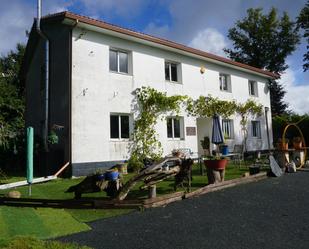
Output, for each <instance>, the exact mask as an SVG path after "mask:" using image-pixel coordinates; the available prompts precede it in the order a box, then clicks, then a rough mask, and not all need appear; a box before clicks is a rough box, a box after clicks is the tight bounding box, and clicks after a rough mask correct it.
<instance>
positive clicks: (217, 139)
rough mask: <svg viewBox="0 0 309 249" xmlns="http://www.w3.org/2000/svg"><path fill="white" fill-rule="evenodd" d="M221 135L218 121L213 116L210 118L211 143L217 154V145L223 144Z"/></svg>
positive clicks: (217, 118) (215, 116)
mask: <svg viewBox="0 0 309 249" xmlns="http://www.w3.org/2000/svg"><path fill="white" fill-rule="evenodd" d="M223 141H224V140H223V134H222V130H221V124H220V119H219V116H218V115H217V114H215V115H214V116H213V118H212V137H211V142H212V143H213V144H215V145H217V153H219V146H218V145H219V144H222V143H223Z"/></svg>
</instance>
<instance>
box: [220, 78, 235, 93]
mask: <svg viewBox="0 0 309 249" xmlns="http://www.w3.org/2000/svg"><path fill="white" fill-rule="evenodd" d="M219 81H220V90H221V91H226V92H231V91H232V89H231V77H230V75H227V74H220V75H219Z"/></svg>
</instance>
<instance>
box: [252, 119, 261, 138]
mask: <svg viewBox="0 0 309 249" xmlns="http://www.w3.org/2000/svg"><path fill="white" fill-rule="evenodd" d="M251 126H252V137H256V138H261V123H260V121H251Z"/></svg>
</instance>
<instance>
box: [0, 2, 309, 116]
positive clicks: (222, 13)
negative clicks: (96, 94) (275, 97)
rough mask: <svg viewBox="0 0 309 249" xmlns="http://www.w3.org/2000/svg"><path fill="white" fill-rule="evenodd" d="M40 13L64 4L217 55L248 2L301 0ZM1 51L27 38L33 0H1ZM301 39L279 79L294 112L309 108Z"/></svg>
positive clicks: (102, 6)
mask: <svg viewBox="0 0 309 249" xmlns="http://www.w3.org/2000/svg"><path fill="white" fill-rule="evenodd" d="M42 2H43V14H48V13H54V12H59V11H63V10H69V11H72V12H75V13H77V14H82V15H86V16H91V17H94V18H97V19H101V20H104V21H107V22H110V23H113V24H116V25H120V26H122V27H126V28H130V29H134V30H137V31H141V32H145V33H148V34H152V35H155V36H159V37H162V38H167V39H169V40H173V41H176V42H179V43H182V44H185V45H189V46H193V47H196V48H199V49H202V50H205V51H208V52H211V53H214V54H217V55H221V56H225V55H224V53H223V51H222V48H224V47H230V46H231V43H230V41H229V40H228V39H227V31H228V29H229V28H230V27H232V26H233V25H234V23H235V22H236V21H237V20H239V19H241V18H243V17H244V16H245V15H246V10H247V9H248V8H257V7H261V8H263V9H264V10H265V11H269V9H270V8H271V7H272V6H274V7H275V8H277V9H278V10H279V13H280V14H282V12H283V11H286V12H288V14H289V15H290V17H291V18H295V17H296V16H297V15H298V13H299V11H300V10H301V9H302V8H303V7H304V5H305V3H306V0H293V1H290V0H230V1H226V0H216V1H211V0H194V1H193V0H42ZM0 3H2V5H1V6H5V7H2V8H1V9H0V36H1V37H2V41H1V43H0V53H1V54H6V53H7V52H8V51H9V50H11V49H14V47H15V44H16V43H17V42H24V43H25V42H26V36H25V30H27V29H28V30H29V29H30V27H31V23H32V21H33V18H34V17H35V15H36V0H10V1H7V0H0ZM304 52H305V43H304V41H303V43H302V44H301V45H300V46H299V48H298V49H297V51H295V52H294V53H293V54H292V55H291V56H289V57H288V60H287V62H288V64H289V66H290V67H289V69H288V70H287V71H286V72H285V74H283V75H282V79H281V82H282V84H283V85H284V86H285V89H286V91H287V94H286V97H285V100H286V102H288V103H289V105H290V108H291V109H292V110H294V111H296V112H298V113H309V72H307V73H304V72H303V70H302V56H303V54H304Z"/></svg>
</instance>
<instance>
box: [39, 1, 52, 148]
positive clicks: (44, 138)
mask: <svg viewBox="0 0 309 249" xmlns="http://www.w3.org/2000/svg"><path fill="white" fill-rule="evenodd" d="M41 16H42V1H41V0H38V1H37V20H36V30H37V32H38V34H39V35H40V36H41V37H42V38H43V39H44V40H45V49H44V50H45V101H44V102H45V112H44V114H45V115H44V130H43V142H44V150H45V151H46V152H47V151H48V143H47V139H48V116H49V40H48V38H47V36H46V35H45V34H44V33H43V31H42V30H41Z"/></svg>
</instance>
